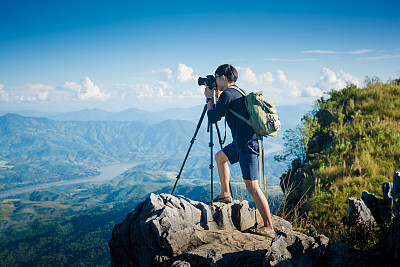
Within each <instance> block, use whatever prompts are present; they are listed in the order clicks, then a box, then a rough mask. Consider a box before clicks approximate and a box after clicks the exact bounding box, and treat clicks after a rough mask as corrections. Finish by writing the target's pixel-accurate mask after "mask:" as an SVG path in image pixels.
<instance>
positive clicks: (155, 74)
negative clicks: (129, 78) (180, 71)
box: [150, 68, 173, 80]
mask: <svg viewBox="0 0 400 267" xmlns="http://www.w3.org/2000/svg"><path fill="white" fill-rule="evenodd" d="M172 72H173V71H172V70H171V69H168V68H166V69H160V70H152V71H150V77H151V78H153V79H158V80H171V79H172Z"/></svg>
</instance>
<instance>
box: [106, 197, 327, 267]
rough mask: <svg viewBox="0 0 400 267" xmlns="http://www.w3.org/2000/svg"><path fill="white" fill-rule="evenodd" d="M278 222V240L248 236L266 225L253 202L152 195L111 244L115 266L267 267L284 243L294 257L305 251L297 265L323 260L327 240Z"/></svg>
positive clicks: (275, 220) (116, 229) (117, 230)
mask: <svg viewBox="0 0 400 267" xmlns="http://www.w3.org/2000/svg"><path fill="white" fill-rule="evenodd" d="M272 219H273V224H274V227H275V229H276V230H277V231H278V235H277V237H276V240H275V239H274V240H272V239H271V238H267V237H264V236H258V235H254V234H249V233H246V232H243V231H244V230H246V229H248V228H249V227H251V226H253V225H254V223H255V222H257V223H258V224H259V225H262V219H261V216H260V214H259V213H258V211H257V212H255V210H254V209H250V208H249V206H248V203H247V201H242V202H240V201H234V202H233V203H230V204H223V203H214V205H213V206H210V205H206V204H204V203H201V202H197V201H192V200H190V199H187V198H185V197H183V196H178V197H175V196H172V195H169V194H160V195H155V194H151V195H150V196H149V197H148V198H147V199H146V200H145V201H144V202H142V203H140V204H139V205H138V206H137V207H136V208H135V210H134V211H133V212H131V213H129V214H128V216H127V217H126V218H125V220H124V221H123V222H122V223H120V224H117V225H115V227H114V229H113V233H112V237H111V239H110V241H109V247H110V253H111V266H229V267H232V266H261V265H262V263H263V261H264V259H265V256H266V254H267V252H268V251H269V248H270V246H271V241H272V244H274V247H276V246H277V245H275V242H278V243H277V244H279V242H283V244H282V246H284V248H285V249H286V251H288V252H289V253H293V248H296V250H299V251H302V252H301V253H300V252H299V253H297V254H293V257H292V258H291V259H290V260H289V261H290V262H291V263H292V264H297V263H300V262H307V263H308V264H309V265H310V264H311V265H313V264H314V263H315V262H316V261H317V260H318V258H320V257H321V255H322V253H323V251H324V249H325V247H326V244H327V242H328V241H327V240H328V239H327V238H326V237H324V236H317V237H308V236H306V235H303V234H300V233H297V232H294V231H292V226H291V224H290V223H289V222H287V221H285V220H284V219H282V218H280V217H277V216H273V217H272ZM279 240H282V241H279ZM285 244H286V245H285ZM271 253H272V251H271V252H270V254H271ZM274 253H275V254H274V255H278V254H277V253H280V252H279V251H277V250H274ZM285 253H286V252H285ZM285 253H283V254H284V255H286V254H285ZM286 256H287V255H286ZM286 256H285V258H284V257H281V258H282V259H283V258H284V259H283V260H285V259H287V257H286ZM277 259H278V258H277ZM279 262H280V261H279V260H274V264H275V265H276V264H278V263H279Z"/></svg>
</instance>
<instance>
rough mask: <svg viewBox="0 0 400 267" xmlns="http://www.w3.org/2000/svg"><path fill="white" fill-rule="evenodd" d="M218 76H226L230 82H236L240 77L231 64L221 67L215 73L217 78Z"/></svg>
mask: <svg viewBox="0 0 400 267" xmlns="http://www.w3.org/2000/svg"><path fill="white" fill-rule="evenodd" d="M217 75H225V77H226V78H227V79H228V81H229V82H236V81H237V79H238V77H239V76H238V73H237V70H236V69H235V67H234V66H232V65H229V64H224V65H221V66H219V67H218V68H217V69H216V71H215V76H217Z"/></svg>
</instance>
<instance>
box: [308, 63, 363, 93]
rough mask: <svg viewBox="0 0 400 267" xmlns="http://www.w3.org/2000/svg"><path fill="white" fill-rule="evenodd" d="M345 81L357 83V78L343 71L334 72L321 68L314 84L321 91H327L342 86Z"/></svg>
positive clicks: (344, 84)
mask: <svg viewBox="0 0 400 267" xmlns="http://www.w3.org/2000/svg"><path fill="white" fill-rule="evenodd" d="M347 83H353V84H355V85H359V80H358V78H356V77H354V76H353V75H351V74H349V73H345V72H343V71H339V72H334V71H332V70H330V69H328V68H322V69H321V71H320V77H319V78H318V82H317V83H316V84H315V86H316V87H317V88H319V89H320V90H321V91H325V92H327V91H330V90H332V89H335V90H338V89H341V88H344V87H346V85H347Z"/></svg>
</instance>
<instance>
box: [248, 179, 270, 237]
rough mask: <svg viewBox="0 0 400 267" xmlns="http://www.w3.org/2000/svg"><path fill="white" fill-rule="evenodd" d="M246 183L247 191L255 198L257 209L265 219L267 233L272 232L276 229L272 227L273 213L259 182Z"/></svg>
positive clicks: (249, 181) (250, 181)
mask: <svg viewBox="0 0 400 267" xmlns="http://www.w3.org/2000/svg"><path fill="white" fill-rule="evenodd" d="M244 183H245V184H246V189H247V191H249V193H250V195H251V196H252V197H253V199H254V202H255V203H256V207H257V209H258V211H259V212H260V214H261V217H262V218H263V221H264V229H265V231H267V232H272V231H273V230H274V227H273V225H272V217H271V212H270V210H269V206H268V201H267V198H266V197H265V195H264V193H263V192H262V191H261V189H260V187H259V186H258V180H244Z"/></svg>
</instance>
